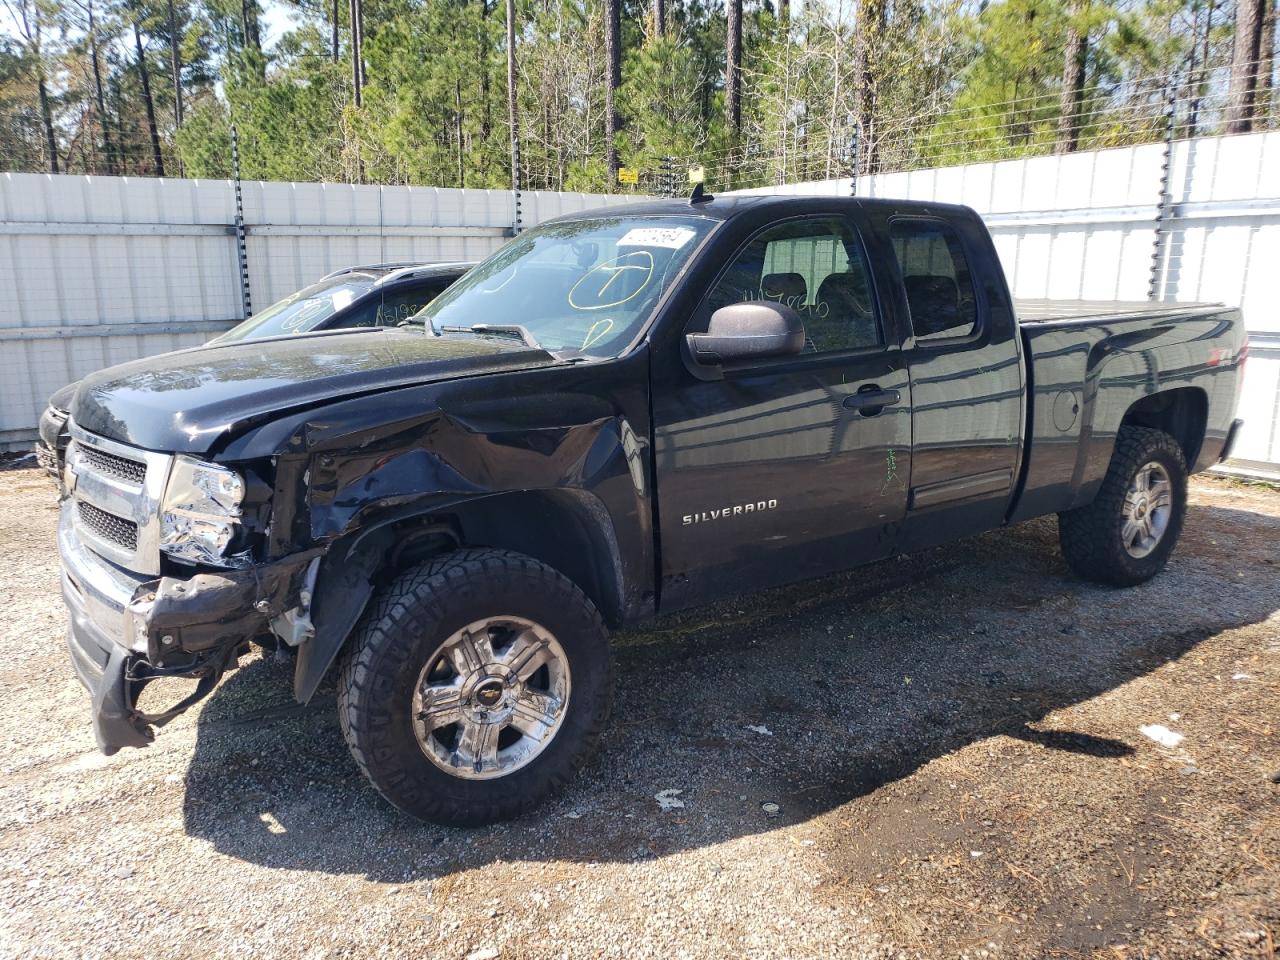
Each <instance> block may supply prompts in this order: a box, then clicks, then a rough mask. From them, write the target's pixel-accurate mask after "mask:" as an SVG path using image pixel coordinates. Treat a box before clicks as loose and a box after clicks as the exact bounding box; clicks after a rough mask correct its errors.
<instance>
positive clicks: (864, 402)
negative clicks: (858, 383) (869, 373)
mask: <svg viewBox="0 0 1280 960" xmlns="http://www.w3.org/2000/svg"><path fill="white" fill-rule="evenodd" d="M901 400H902V394H900V393H899V392H898V391H897V390H882V389H881V388H880V386H879V385H878V384H874V383H869V384H867V385H866V386H865V387H862V388H861V389H860V390H859V391H858V392H857V393H851V394H849V396H847V397H845V398H844V406H845V408H846V409H848V410H857V411H858V412H859V413H861V414H862V415H863V416H864V417H874V416H875V415H876V414H878V413H879V412H880V411H881V410H883V409H884V408H885V407H892V406H893V405H894V404H896V403H899V402H901Z"/></svg>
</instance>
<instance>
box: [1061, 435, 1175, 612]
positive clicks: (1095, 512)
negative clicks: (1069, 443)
mask: <svg viewBox="0 0 1280 960" xmlns="http://www.w3.org/2000/svg"><path fill="white" fill-rule="evenodd" d="M1186 511H1187V468H1186V462H1185V460H1184V459H1183V454H1182V448H1181V447H1180V446H1178V442H1177V441H1176V440H1174V439H1173V437H1171V436H1169V434H1167V433H1164V432H1163V431H1161V430H1153V429H1151V428H1150V427H1122V428H1121V429H1120V433H1119V435H1118V436H1117V437H1116V448H1115V452H1114V453H1113V454H1112V457H1111V465H1110V467H1109V468H1108V469H1107V476H1106V478H1105V479H1104V480H1103V482H1102V487H1101V489H1100V490H1099V491H1098V495H1097V497H1096V498H1094V501H1093V502H1092V503H1090V504H1087V505H1086V506H1083V507H1078V508H1077V509H1075V510H1069V511H1066V512H1064V513H1060V514H1058V540H1059V542H1060V543H1061V545H1062V554H1063V556H1064V557H1066V560H1067V563H1068V564H1069V565H1070V566H1071V569H1072V570H1074V571H1075V572H1076V573H1077V574H1079V575H1080V576H1082V577H1084V578H1085V579H1088V580H1094V581H1097V582H1098V583H1110V584H1115V585H1117V586H1133V585H1134V584H1138V583H1142V582H1143V581H1146V580H1150V579H1151V578H1152V577H1154V576H1155V575H1156V574H1157V573H1159V572H1160V571H1161V570H1163V569H1164V566H1165V564H1166V563H1168V561H1169V555H1170V554H1171V553H1172V552H1173V548H1174V546H1175V545H1176V544H1177V542H1178V536H1179V534H1180V533H1181V532H1182V523H1183V519H1184V518H1185V516H1186Z"/></svg>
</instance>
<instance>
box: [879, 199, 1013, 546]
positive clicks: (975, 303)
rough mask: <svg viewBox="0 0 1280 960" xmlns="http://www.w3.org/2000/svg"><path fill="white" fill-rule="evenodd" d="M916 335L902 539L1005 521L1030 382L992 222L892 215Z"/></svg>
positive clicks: (886, 225)
mask: <svg viewBox="0 0 1280 960" xmlns="http://www.w3.org/2000/svg"><path fill="white" fill-rule="evenodd" d="M881 229H882V234H881V235H882V237H884V238H887V241H888V245H889V248H890V249H891V251H892V261H893V265H894V267H895V268H896V269H897V272H898V282H897V284H896V285H895V295H896V296H897V297H899V299H900V303H901V305H902V306H903V307H904V308H905V311H904V313H905V316H906V317H907V318H908V321H909V323H910V332H911V337H910V339H909V341H908V344H907V348H906V350H905V358H906V363H907V368H908V370H909V372H910V377H911V392H912V401H913V403H912V461H911V482H910V489H909V492H908V501H907V517H906V523H905V525H904V528H903V537H902V543H901V546H902V549H904V550H912V549H918V548H920V547H924V546H929V545H931V544H935V543H940V542H944V541H947V540H953V539H957V538H959V537H964V536H968V535H970V534H973V533H979V532H981V531H983V530H988V529H991V528H992V527H996V526H999V525H1000V524H1001V523H1003V522H1004V518H1005V514H1006V511H1007V509H1008V506H1009V501H1010V498H1011V496H1012V494H1013V490H1014V485H1015V482H1016V479H1017V472H1018V467H1019V459H1020V457H1021V452H1022V417H1023V398H1024V385H1023V377H1022V365H1021V359H1020V355H1019V351H1018V341H1017V330H1016V326H1015V323H1014V318H1013V311H1012V307H1011V304H1010V302H1009V297H1008V291H1007V290H1006V289H1005V285H1004V280H1003V276H1004V275H1003V273H1002V272H1001V271H1000V265H999V263H998V261H996V259H995V252H994V248H993V247H992V245H991V242H990V238H989V236H988V235H987V234H986V230H985V227H983V226H982V224H981V222H980V221H978V220H977V218H976V216H975V217H973V218H972V220H969V219H966V218H963V217H955V216H919V215H914V214H913V215H909V216H895V215H892V214H890V215H888V216H884V217H883V219H882V222H881Z"/></svg>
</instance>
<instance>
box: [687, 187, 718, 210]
mask: <svg viewBox="0 0 1280 960" xmlns="http://www.w3.org/2000/svg"><path fill="white" fill-rule="evenodd" d="M714 199H715V197H714V196H713V195H712V194H709V193H707V192H706V191H705V190H703V189H702V184H700V183H698V184H695V185H694V187H693V193H691V194H690V195H689V205H690V206H695V205H697V204H699V203H710V202H711V201H712V200H714Z"/></svg>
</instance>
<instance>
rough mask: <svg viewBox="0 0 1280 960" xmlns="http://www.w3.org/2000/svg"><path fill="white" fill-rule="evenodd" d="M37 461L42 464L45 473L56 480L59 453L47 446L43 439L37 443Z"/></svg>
mask: <svg viewBox="0 0 1280 960" xmlns="http://www.w3.org/2000/svg"><path fill="white" fill-rule="evenodd" d="M36 463H38V464H40V466H41V467H43V468H44V471H45V473H47V474H49V476H51V477H53V479H54V480H57V479H58V473H59V471H58V455H57V454H56V453H55V452H54V451H52V450H50V449H49V448H48V447H47V446H45V444H44V442H43V441H38V442H37V443H36Z"/></svg>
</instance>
